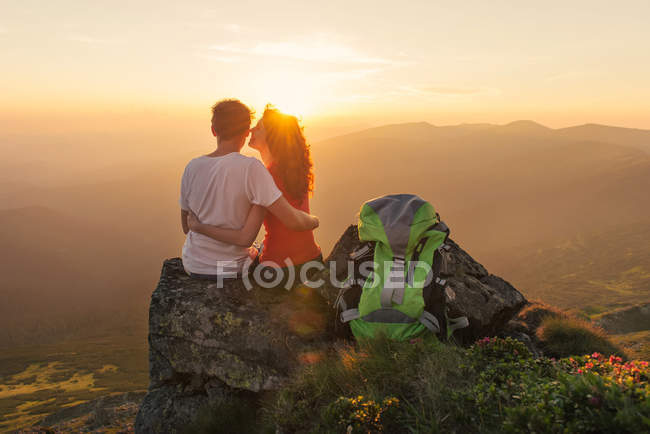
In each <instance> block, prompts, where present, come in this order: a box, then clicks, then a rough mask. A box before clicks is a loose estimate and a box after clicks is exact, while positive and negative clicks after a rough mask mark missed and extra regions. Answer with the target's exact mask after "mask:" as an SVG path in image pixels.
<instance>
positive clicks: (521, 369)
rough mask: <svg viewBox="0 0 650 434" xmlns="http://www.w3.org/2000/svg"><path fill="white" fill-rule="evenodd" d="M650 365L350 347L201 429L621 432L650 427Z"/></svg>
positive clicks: (205, 415)
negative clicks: (263, 396)
mask: <svg viewBox="0 0 650 434" xmlns="http://www.w3.org/2000/svg"><path fill="white" fill-rule="evenodd" d="M649 379H650V370H649V369H648V365H647V363H645V362H629V363H624V362H623V361H622V360H620V359H618V358H616V357H615V356H612V357H609V358H608V357H606V356H605V355H602V354H599V353H596V352H594V353H592V354H591V355H585V356H575V358H573V357H572V358H566V359H560V360H557V361H556V360H555V359H549V358H540V359H535V358H533V357H532V355H531V354H530V353H529V352H528V350H527V349H526V347H525V346H524V345H523V344H522V343H520V342H518V341H514V340H512V339H498V338H485V339H483V340H481V341H479V342H477V343H476V344H474V345H473V346H472V347H471V348H469V349H465V348H460V347H456V346H454V345H447V344H441V343H439V342H438V341H436V340H435V339H415V340H412V341H409V342H392V341H389V340H387V339H383V338H379V339H376V340H373V341H366V342H363V343H359V344H357V345H340V346H339V347H338V348H336V349H335V350H334V351H333V352H332V353H331V354H329V355H328V356H327V357H326V358H325V359H323V360H322V361H320V362H319V363H316V364H312V365H307V366H305V367H304V368H303V369H302V370H301V371H298V372H296V373H295V375H294V376H293V377H292V379H291V380H290V381H289V382H288V384H286V385H285V386H284V387H283V388H282V389H281V390H280V391H278V392H277V393H275V394H272V395H269V396H267V397H266V398H265V399H263V400H262V401H261V402H255V401H254V400H250V399H248V398H246V397H244V398H241V397H236V398H235V399H231V400H225V401H224V402H223V403H222V404H221V405H220V406H217V407H213V408H207V409H204V411H203V412H202V413H201V415H200V416H199V419H198V420H197V422H195V423H194V424H193V425H192V426H191V427H189V430H190V431H191V432H197V433H221V432H248V433H273V432H291V433H333V432H347V433H379V432H404V433H409V432H413V433H416V432H430V433H440V432H477V433H496V432H531V431H533V432H542V433H543V432H564V430H565V429H567V430H568V432H585V433H588V432H619V433H633V432H642V431H647V430H648V429H650V385H649V384H648V380H649Z"/></svg>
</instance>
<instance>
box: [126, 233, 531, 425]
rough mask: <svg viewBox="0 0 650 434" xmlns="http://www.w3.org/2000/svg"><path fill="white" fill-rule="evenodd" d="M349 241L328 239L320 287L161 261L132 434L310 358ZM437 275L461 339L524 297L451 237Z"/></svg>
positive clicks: (279, 377)
mask: <svg viewBox="0 0 650 434" xmlns="http://www.w3.org/2000/svg"><path fill="white" fill-rule="evenodd" d="M358 245H359V240H358V232H357V229H356V226H350V227H349V228H348V229H347V230H346V231H345V233H344V234H343V236H342V237H341V239H340V240H339V241H338V243H337V244H336V246H335V247H334V250H333V251H332V253H331V254H330V256H329V257H328V258H327V259H326V261H325V262H326V264H330V263H331V264H332V268H331V269H332V270H334V271H333V274H335V275H336V276H330V272H329V271H328V270H325V271H323V272H322V273H321V275H320V277H321V278H322V280H323V282H324V283H323V284H322V285H320V286H319V287H317V288H316V289H314V290H312V289H309V288H307V287H304V286H299V287H298V288H297V289H294V290H292V291H287V290H285V289H282V288H280V289H262V288H254V289H252V290H250V291H249V290H247V289H246V285H244V282H242V280H230V281H225V282H224V284H223V285H222V287H218V286H219V285H218V284H217V283H216V282H210V281H203V280H195V279H190V278H189V277H188V276H187V275H186V274H185V273H184V271H183V267H182V264H181V261H180V259H178V258H176V259H170V260H167V261H165V263H164V264H163V269H162V274H161V277H160V282H159V284H158V287H157V288H156V290H155V291H154V292H153V294H152V296H151V305H150V310H149V369H150V384H149V390H148V393H147V396H146V397H145V399H144V401H143V403H142V406H141V407H140V411H139V412H138V416H137V419H136V424H135V429H136V432H141V433H148V432H179V431H181V430H182V429H183V428H186V427H187V425H188V424H189V423H190V422H191V421H192V419H193V418H194V416H195V415H196V414H197V413H198V411H199V409H200V408H201V407H203V406H206V405H218V404H219V402H224V401H225V400H229V399H230V398H231V397H233V396H234V395H237V396H238V397H241V396H242V394H243V395H244V396H251V395H252V396H254V395H255V394H258V393H260V392H263V391H267V390H273V389H276V388H277V387H278V386H279V385H280V384H282V382H283V381H284V380H285V379H286V378H287V377H288V376H289V375H290V374H291V372H292V371H293V370H294V369H296V368H297V367H299V366H301V365H303V364H307V363H313V362H316V361H318V360H320V359H321V358H322V357H323V355H324V354H325V353H326V352H327V351H328V350H329V348H331V347H332V342H333V340H334V338H333V335H332V334H331V333H330V327H331V326H332V325H333V323H334V312H333V309H331V307H330V306H331V305H332V304H333V302H334V300H335V298H336V296H337V294H338V291H339V289H338V288H337V287H336V285H333V284H332V283H331V280H330V278H331V277H336V278H337V279H338V280H344V279H345V274H346V272H347V271H346V270H347V266H346V261H347V259H348V254H349V253H350V252H352V251H353V250H354V249H355V248H356V247H357V246H358ZM450 245H451V250H449V252H448V253H447V254H446V255H445V256H446V258H445V264H444V267H443V270H442V273H443V275H444V276H445V277H446V278H447V281H448V285H449V291H448V295H449V300H448V305H449V307H450V316H452V317H454V316H463V315H464V316H467V317H468V318H469V322H470V327H469V328H467V329H464V330H461V331H457V332H456V333H457V334H458V338H459V339H460V340H461V341H463V342H472V341H474V340H475V339H476V338H479V337H482V336H488V335H490V336H491V335H494V334H496V333H497V332H498V330H499V329H500V328H501V327H502V326H503V325H504V324H505V323H507V322H508V321H509V320H510V318H512V316H513V315H514V314H515V313H517V311H518V310H519V309H520V308H521V307H522V306H523V305H524V303H525V302H526V300H525V299H524V297H523V296H522V295H521V294H520V293H519V292H518V291H517V290H516V289H515V288H513V287H512V286H511V285H510V284H509V283H508V282H506V281H504V280H503V279H501V278H499V277H497V276H494V275H491V274H489V273H488V272H487V270H485V268H484V267H483V266H482V265H481V264H479V263H478V262H476V261H474V259H472V257H471V256H469V255H468V254H467V253H466V252H465V251H464V250H462V249H461V248H460V247H459V246H458V245H457V244H455V243H454V242H453V241H451V242H450Z"/></svg>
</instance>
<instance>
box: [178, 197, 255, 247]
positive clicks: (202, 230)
mask: <svg viewBox="0 0 650 434" xmlns="http://www.w3.org/2000/svg"><path fill="white" fill-rule="evenodd" d="M265 215H266V208H264V207H263V206H260V205H253V206H252V207H251V210H250V211H249V212H248V217H246V222H245V223H244V226H243V227H242V228H241V229H224V228H220V227H218V226H213V225H207V224H203V223H201V222H200V221H199V219H198V218H197V217H196V215H194V214H192V213H190V215H189V217H188V224H189V228H190V230H192V231H193V232H198V233H199V234H202V235H205V236H206V237H210V238H212V239H214V240H217V241H223V242H224V243H228V244H234V245H237V246H242V247H250V245H251V244H253V241H255V238H256V237H257V233H258V232H259V231H260V226H262V222H263V221H264V216H265Z"/></svg>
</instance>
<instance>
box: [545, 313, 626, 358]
mask: <svg viewBox="0 0 650 434" xmlns="http://www.w3.org/2000/svg"><path fill="white" fill-rule="evenodd" d="M537 338H538V339H539V340H540V342H541V345H542V349H543V350H544V353H545V354H546V355H548V356H550V357H568V356H572V355H576V354H591V353H593V352H599V353H603V354H607V355H610V354H614V355H617V356H622V357H626V355H625V352H624V351H623V350H622V349H621V348H620V347H619V346H618V345H616V344H615V343H614V342H612V340H610V339H609V338H608V336H607V334H606V333H605V332H604V331H603V330H602V329H600V328H598V327H595V326H593V325H592V324H591V323H589V322H587V321H584V320H581V319H577V318H573V317H569V316H564V317H561V316H560V317H546V318H544V319H543V320H542V322H541V325H540V326H539V328H538V329H537Z"/></svg>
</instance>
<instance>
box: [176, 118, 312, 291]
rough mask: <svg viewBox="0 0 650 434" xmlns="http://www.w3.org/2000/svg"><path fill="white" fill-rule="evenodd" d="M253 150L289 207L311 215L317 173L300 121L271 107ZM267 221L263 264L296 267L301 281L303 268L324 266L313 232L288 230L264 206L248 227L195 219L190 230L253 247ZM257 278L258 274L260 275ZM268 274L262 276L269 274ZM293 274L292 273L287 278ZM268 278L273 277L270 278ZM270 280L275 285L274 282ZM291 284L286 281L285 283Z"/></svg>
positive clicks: (253, 139)
mask: <svg viewBox="0 0 650 434" xmlns="http://www.w3.org/2000/svg"><path fill="white" fill-rule="evenodd" d="M249 146H250V147H251V148H253V149H256V150H257V151H259V153H260V154H261V157H262V161H263V162H264V165H265V166H266V167H267V169H268V170H269V172H270V173H271V175H272V176H273V180H274V181H275V184H276V185H277V187H278V188H279V189H280V191H282V194H283V195H284V197H285V198H286V199H287V201H289V203H290V204H291V205H292V206H293V207H295V208H297V209H299V210H301V211H305V212H307V213H309V196H310V194H311V192H312V191H313V186H314V174H313V170H312V169H313V163H312V161H311V155H310V150H309V145H308V144H307V142H306V140H305V136H304V134H303V130H302V128H301V127H300V125H299V123H298V119H297V118H296V117H295V116H291V115H287V114H284V113H282V112H280V111H279V110H277V109H275V108H273V107H271V106H267V107H266V109H265V110H264V114H263V116H262V118H261V119H260V120H259V121H258V122H257V125H256V126H255V127H254V128H253V129H252V130H251V139H250V141H249ZM262 221H263V222H264V229H265V231H266V236H265V237H264V242H263V244H262V246H263V247H262V249H261V251H254V253H253V255H255V256H259V261H260V262H261V263H262V265H264V266H266V267H271V269H272V270H273V269H275V271H276V272H277V271H279V270H277V269H278V268H283V267H284V268H285V271H286V267H289V266H295V267H296V269H295V271H296V272H297V273H296V277H298V276H299V272H300V269H301V266H302V265H305V264H307V263H310V262H311V261H322V255H321V250H320V247H319V246H318V244H316V242H315V240H314V234H313V231H304V232H296V231H292V230H290V229H288V228H287V227H286V226H284V225H283V224H282V223H281V222H280V221H279V220H278V218H277V217H275V216H274V215H272V214H270V213H267V212H266V209H265V208H263V207H261V206H257V205H255V206H253V207H252V208H251V211H250V212H249V214H248V217H247V219H246V222H245V224H244V227H243V228H242V229H240V230H232V229H223V228H218V227H215V226H210V225H205V224H201V223H200V222H199V221H198V219H196V216H192V215H191V216H190V218H189V219H188V223H189V226H190V229H191V230H193V231H195V232H198V233H201V234H203V235H205V236H208V237H211V238H214V239H215V240H218V241H223V242H227V243H231V244H237V245H244V246H250V244H251V242H252V241H253V240H254V239H255V237H256V236H257V233H258V232H259V229H260V226H261V224H262ZM256 274H257V273H256ZM265 274H267V273H259V275H265ZM283 275H285V276H286V275H287V273H283ZM267 278H268V277H267ZM268 279H269V280H272V279H270V278H268ZM282 282H283V284H286V281H284V280H283V281H282Z"/></svg>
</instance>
